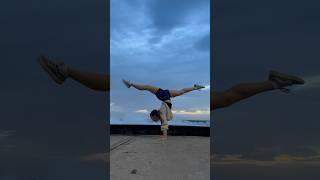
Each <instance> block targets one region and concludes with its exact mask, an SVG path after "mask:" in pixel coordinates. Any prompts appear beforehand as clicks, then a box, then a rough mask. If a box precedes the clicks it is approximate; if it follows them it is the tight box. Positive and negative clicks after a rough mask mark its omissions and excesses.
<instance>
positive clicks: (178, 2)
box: [149, 0, 209, 33]
mask: <svg viewBox="0 0 320 180" xmlns="http://www.w3.org/2000/svg"><path fill="white" fill-rule="evenodd" d="M206 6H207V7H208V8H209V6H208V1H207V0H200V1H195V0H175V1H171V0H162V1H158V0H153V1H151V2H150V9H149V13H150V17H151V19H152V22H153V26H154V28H155V29H156V31H158V33H167V32H168V31H170V30H172V29H173V28H175V27H179V26H181V25H184V24H186V23H189V22H188V15H189V16H190V15H192V13H199V10H203V7H206Z"/></svg>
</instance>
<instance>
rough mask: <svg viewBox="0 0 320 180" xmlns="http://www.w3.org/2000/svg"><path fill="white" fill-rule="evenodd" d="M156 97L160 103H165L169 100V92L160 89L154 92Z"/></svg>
mask: <svg viewBox="0 0 320 180" xmlns="http://www.w3.org/2000/svg"><path fill="white" fill-rule="evenodd" d="M156 96H157V98H158V99H159V100H160V101H167V100H170V98H171V95H170V91H169V90H168V89H166V90H163V89H161V88H159V90H158V91H157V92H156Z"/></svg>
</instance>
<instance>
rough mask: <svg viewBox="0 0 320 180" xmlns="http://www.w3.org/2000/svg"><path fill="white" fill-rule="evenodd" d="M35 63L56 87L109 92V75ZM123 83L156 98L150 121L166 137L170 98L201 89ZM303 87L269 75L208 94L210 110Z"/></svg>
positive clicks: (281, 75) (293, 80)
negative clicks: (68, 82)
mask: <svg viewBox="0 0 320 180" xmlns="http://www.w3.org/2000/svg"><path fill="white" fill-rule="evenodd" d="M38 62H39V63H40V65H41V66H42V67H43V69H44V70H46V72H47V73H48V74H49V75H50V77H51V78H52V79H54V80H55V82H56V83H58V84H63V82H64V81H65V80H66V79H67V78H71V79H73V80H75V81H77V82H79V83H81V84H83V85H84V86H86V87H89V88H90V89H93V90H96V91H109V90H110V88H109V87H110V86H109V79H110V77H109V76H108V75H105V74H97V73H91V72H84V71H80V70H78V69H75V68H73V67H70V66H67V65H65V64H64V63H55V62H52V61H50V60H48V58H46V57H44V56H41V57H39V59H38ZM123 82H124V83H125V85H126V86H127V87H131V86H132V87H134V88H136V89H138V90H146V91H149V92H151V93H152V94H155V95H156V96H157V98H158V99H159V100H161V101H162V105H161V108H160V109H159V110H153V111H152V112H151V113H150V117H151V118H152V119H153V120H154V121H159V120H160V121H161V124H162V125H161V130H163V131H162V132H163V134H164V135H166V134H167V129H168V124H167V121H168V120H170V119H172V112H171V106H172V104H171V101H170V98H172V97H176V96H181V95H183V94H185V93H187V92H190V91H193V90H198V89H202V88H203V86H200V85H195V86H194V87H191V88H185V89H181V90H162V89H161V88H158V87H154V86H150V85H139V84H135V83H131V82H129V81H125V80H124V81H123ZM304 83H305V82H304V80H303V79H301V78H299V77H296V76H292V75H288V74H284V73H280V72H276V71H271V72H270V74H269V78H268V80H266V81H263V82H257V83H242V84H238V85H236V86H233V87H232V88H230V89H228V90H225V91H222V92H217V91H211V93H210V94H211V97H210V110H211V111H213V110H215V109H219V108H225V107H228V106H231V105H232V104H234V103H236V102H239V101H242V100H244V99H247V98H249V97H252V96H254V95H257V94H260V93H263V92H268V91H272V90H277V89H279V90H282V91H283V92H286V93H288V92H289V89H287V87H288V86H292V85H301V84H304Z"/></svg>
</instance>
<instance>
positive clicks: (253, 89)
mask: <svg viewBox="0 0 320 180" xmlns="http://www.w3.org/2000/svg"><path fill="white" fill-rule="evenodd" d="M304 83H305V82H304V80H303V79H301V78H299V77H297V76H292V75H288V74H284V73H280V72H277V71H270V74H269V80H267V81H264V82H258V83H242V84H239V85H236V86H234V87H232V88H230V89H228V90H226V91H224V92H220V93H219V92H216V91H211V105H210V106H211V107H210V109H211V110H214V109H217V108H223V107H227V106H230V105H232V104H234V103H236V102H238V101H241V100H243V99H247V98H249V97H251V96H254V95H256V94H259V93H262V92H266V91H270V90H274V89H280V90H282V91H284V92H287V93H288V92H289V89H287V88H286V87H288V86H291V85H302V84H304Z"/></svg>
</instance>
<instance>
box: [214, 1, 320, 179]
mask: <svg viewBox="0 0 320 180" xmlns="http://www.w3.org/2000/svg"><path fill="white" fill-rule="evenodd" d="M211 11H212V12H213V14H214V18H213V27H214V29H213V31H212V33H213V34H214V37H215V39H213V41H212V42H213V47H215V49H214V50H215V52H216V53H215V54H213V61H212V62H213V68H212V71H213V73H214V79H213V81H214V87H215V89H216V90H224V89H227V88H229V87H231V86H233V85H235V84H237V83H240V82H255V81H261V80H265V79H266V78H267V75H268V72H269V70H271V69H275V70H279V71H283V72H286V73H290V74H295V75H299V76H301V77H303V78H305V80H306V82H307V84H306V85H305V86H303V87H300V88H293V91H292V93H291V94H283V93H282V92H278V91H274V92H270V93H265V94H261V95H258V96H256V97H253V98H251V99H248V100H246V101H243V102H239V103H237V104H234V105H233V106H231V107H229V108H226V109H221V110H217V111H215V112H214V115H213V118H214V137H213V139H214V141H213V142H214V143H213V144H214V147H213V148H214V152H215V156H214V157H215V158H214V161H213V165H214V176H215V177H214V179H219V180H234V179H237V180H256V179H261V180H264V179H266V180H270V179H273V180H278V179H279V180H284V179H290V180H300V179H304V180H309V179H310V180H311V179H319V177H320V173H319V172H318V169H319V166H320V159H319V157H320V156H319V155H320V149H319V147H320V144H319V142H320V131H319V130H320V121H319V107H320V93H319V91H320V83H319V82H320V79H319V77H320V76H319V75H320V69H319V67H320V61H319V59H320V54H319V48H320V45H319V41H320V36H319V31H320V24H319V20H320V3H319V1H314V0H306V1H297V0H290V1H289V0H286V1H276V0H271V1H251V0H242V1H238V0H225V1H215V3H214V4H213V8H212V10H211Z"/></svg>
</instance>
